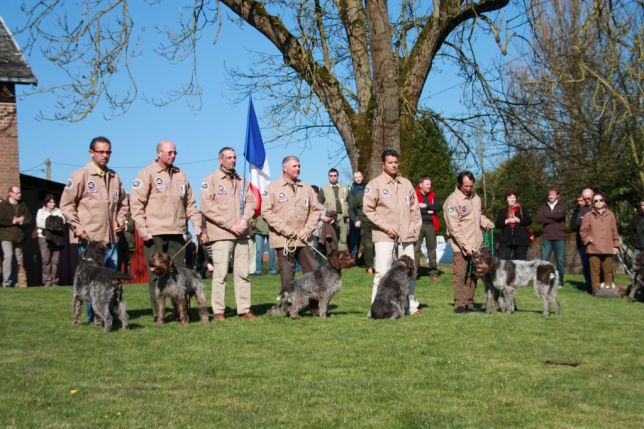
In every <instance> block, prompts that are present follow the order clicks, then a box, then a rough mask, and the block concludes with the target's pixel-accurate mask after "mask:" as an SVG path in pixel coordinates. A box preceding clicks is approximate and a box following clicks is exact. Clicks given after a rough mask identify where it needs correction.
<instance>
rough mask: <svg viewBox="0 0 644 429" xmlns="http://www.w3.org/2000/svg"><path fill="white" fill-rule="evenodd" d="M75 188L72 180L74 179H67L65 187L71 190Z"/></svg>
mask: <svg viewBox="0 0 644 429" xmlns="http://www.w3.org/2000/svg"><path fill="white" fill-rule="evenodd" d="M73 188H74V182H72V179H67V184H66V185H65V189H67V190H70V191H71V190H72V189H73Z"/></svg>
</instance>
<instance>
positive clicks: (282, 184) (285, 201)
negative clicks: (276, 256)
mask: <svg viewBox="0 0 644 429" xmlns="http://www.w3.org/2000/svg"><path fill="white" fill-rule="evenodd" d="M294 186H295V192H293V189H292V187H291V185H290V184H289V182H287V181H286V179H284V176H281V177H280V178H279V179H276V180H274V181H272V182H271V183H270V184H269V185H268V188H267V189H266V193H267V194H268V195H262V216H263V217H264V219H265V220H266V223H268V227H269V229H268V238H269V241H270V245H271V247H273V248H276V249H277V248H282V247H285V246H286V245H287V244H288V245H289V246H297V247H303V246H305V245H306V244H305V243H304V242H303V241H302V240H300V239H299V238H297V239H295V241H294V242H292V243H291V242H288V243H287V239H288V238H290V237H293V236H295V235H297V233H298V232H299V231H302V230H305V231H307V232H310V233H313V231H314V230H315V229H316V228H317V223H318V220H319V219H320V207H319V206H318V204H317V203H316V201H317V199H316V196H315V192H314V191H313V188H311V187H310V186H309V185H307V184H306V183H304V182H302V181H301V180H298V181H297V182H296V183H295V185H294Z"/></svg>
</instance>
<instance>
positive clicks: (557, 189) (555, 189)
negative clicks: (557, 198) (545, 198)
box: [548, 186, 559, 195]
mask: <svg viewBox="0 0 644 429" xmlns="http://www.w3.org/2000/svg"><path fill="white" fill-rule="evenodd" d="M550 192H555V193H556V194H557V195H559V188H557V187H556V186H551V187H549V188H548V193H550Z"/></svg>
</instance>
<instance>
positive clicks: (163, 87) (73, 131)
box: [0, 1, 498, 190]
mask: <svg viewBox="0 0 644 429" xmlns="http://www.w3.org/2000/svg"><path fill="white" fill-rule="evenodd" d="M20 3H21V2H19V1H2V2H0V16H2V17H3V19H4V20H5V23H6V24H7V25H8V26H9V28H11V29H14V28H16V27H17V26H18V25H20V24H22V23H23V22H24V16H23V15H22V13H21V12H20V8H19V4H20ZM70 4H71V2H70ZM132 4H133V9H134V10H133V14H134V15H135V20H137V24H138V25H139V26H140V25H145V27H146V29H145V33H144V37H143V43H142V45H141V49H140V51H141V54H140V55H139V56H138V57H137V58H136V59H135V63H134V72H135V77H136V78H137V80H138V82H139V83H140V84H139V91H140V93H143V94H145V95H146V96H148V97H154V98H160V97H162V96H163V95H164V94H165V93H166V91H168V90H171V89H173V88H176V87H177V85H179V84H180V82H181V79H183V81H185V80H186V79H187V78H188V77H189V68H188V66H187V65H178V66H177V65H170V64H168V63H167V61H166V60H163V59H160V58H159V57H158V56H156V54H154V52H153V49H154V48H155V47H156V43H155V42H154V40H153V39H154V38H155V37H156V36H155V35H154V32H153V31H152V27H153V26H154V25H155V24H158V23H162V22H171V21H170V20H172V19H174V17H176V14H178V13H179V12H180V11H179V9H178V7H177V6H176V2H169V1H164V2H161V4H159V5H156V6H146V5H145V4H144V2H132ZM222 8H224V9H225V7H224V6H222ZM141 10H144V11H145V14H144V15H141V13H140V12H141ZM70 12H73V11H70ZM173 12H174V14H173ZM213 38H214V31H213V32H212V33H210V34H209V37H206V38H205V39H204V40H202V41H201V42H200V46H199V51H198V52H199V56H198V73H199V77H200V83H201V86H202V88H203V98H202V108H201V109H200V110H197V111H194V110H193V109H191V108H190V106H189V105H188V103H187V101H179V102H176V103H173V104H171V105H168V106H165V107H156V106H153V105H151V104H148V103H146V102H145V101H144V100H143V99H139V100H137V102H136V103H135V104H134V105H133V107H132V108H131V109H130V111H129V112H128V113H127V114H125V115H124V116H121V117H117V118H114V119H110V120H106V119H105V118H104V117H103V114H104V113H106V110H105V108H104V106H101V105H99V106H98V108H97V109H96V111H95V112H93V113H92V114H91V115H90V116H89V117H88V118H86V119H85V120H83V121H81V122H79V123H73V124H72V123H68V122H57V121H46V120H45V121H43V120H37V116H38V113H39V112H41V111H42V112H43V113H45V114H52V113H53V112H54V111H55V110H54V109H55V103H56V98H55V97H54V96H52V95H51V94H38V95H30V96H27V97H20V99H19V102H18V123H19V129H18V133H19V141H20V170H21V172H23V173H26V174H30V175H34V176H38V177H45V174H44V164H43V163H44V160H45V158H49V159H51V162H52V179H53V180H55V181H58V182H62V183H64V182H65V181H66V179H67V177H68V176H69V175H70V174H71V173H72V172H73V171H74V170H76V169H77V168H78V167H79V166H81V165H84V164H85V163H86V162H88V160H89V155H88V144H89V141H90V140H91V139H92V137H95V136H97V135H105V136H107V137H108V138H110V140H111V141H112V143H113V148H112V149H113V155H112V158H111V161H110V166H111V167H112V168H114V169H115V170H117V171H118V172H119V174H120V175H121V176H122V178H123V181H124V184H125V187H126V190H129V189H130V187H131V183H132V181H133V180H134V179H135V175H136V173H137V171H138V170H139V169H141V168H143V167H145V166H146V165H148V164H149V163H151V162H152V161H153V160H154V157H155V147H156V144H157V142H158V141H160V140H172V141H174V142H175V143H176V145H177V150H178V152H179V155H178V157H177V161H176V164H177V165H178V166H179V167H182V168H183V169H184V170H185V171H186V173H187V174H188V177H189V178H190V181H191V184H192V186H193V187H194V188H197V189H198V185H199V183H200V182H201V180H202V178H203V177H205V176H206V175H207V174H209V173H210V172H211V171H212V170H214V169H215V168H217V167H218V164H217V162H216V157H217V152H218V150H219V149H220V148H221V147H222V146H232V147H233V148H235V149H236V150H237V152H238V154H239V155H240V156H239V158H240V160H239V161H238V170H240V171H241V170H243V164H242V162H241V158H242V157H241V154H242V153H243V144H244V136H245V127H246V112H247V108H248V106H247V102H243V103H240V104H234V103H233V102H232V99H233V98H235V94H231V93H230V91H231V89H230V87H229V85H228V84H227V79H229V78H228V76H227V75H226V71H225V67H228V68H238V69H240V70H241V71H246V70H247V69H248V67H249V61H250V60H251V56H250V55H247V52H249V51H264V52H275V51H276V50H275V48H274V47H273V46H272V45H271V44H269V43H268V42H267V41H265V39H263V37H262V36H261V35H260V34H259V33H258V32H256V31H255V30H254V29H253V28H251V27H250V26H245V27H244V28H239V26H237V25H235V24H232V23H231V22H229V21H227V20H226V19H224V22H223V27H222V29H221V33H220V34H219V37H218V41H217V43H216V44H214V45H213V43H212V39H213ZM16 39H17V41H18V43H19V44H21V45H22V44H23V43H24V37H23V36H22V35H18V36H16ZM482 49H483V51H484V53H485V52H486V51H487V54H488V56H490V57H494V56H497V54H498V49H497V48H496V47H495V46H494V45H493V44H491V43H490V44H487V45H483V48H482ZM484 56H485V55H484ZM26 60H27V61H28V62H29V64H30V65H31V67H32V69H33V71H34V73H35V74H36V76H37V78H38V81H39V85H38V87H39V88H45V87H49V86H52V85H55V84H56V83H57V80H58V79H60V78H61V74H60V72H59V71H58V70H57V69H56V68H55V67H54V66H52V65H51V64H50V63H48V62H47V61H46V60H44V59H43V58H42V57H41V55H40V53H39V51H38V50H36V49H34V50H33V51H32V52H31V55H26ZM429 81H430V82H431V85H429V86H426V95H428V100H429V105H430V106H431V107H432V108H433V109H435V110H437V111H439V112H442V113H445V114H453V113H455V112H461V111H462V110H463V108H462V106H461V104H460V101H459V100H460V96H461V88H459V87H458V85H457V84H458V83H459V82H460V78H459V77H458V76H456V73H455V71H454V70H452V69H450V68H449V67H445V66H440V65H437V66H435V67H434V70H433V71H432V73H431V74H430V77H429ZM28 90H30V89H29V88H26V87H19V89H18V94H19V95H21V94H25V93H26V92H27V91H28ZM432 94H437V95H436V96H432ZM267 102H270V100H269V101H267V100H261V99H260V98H259V97H258V96H255V97H254V104H255V108H256V110H257V114H258V116H259V122H260V127H262V130H264V128H265V127H266V126H267V124H265V123H264V121H265V118H263V117H262V112H263V109H264V108H265V107H266V106H267V104H266V103H267ZM270 137H271V136H270V135H267V133H266V131H264V140H268V139H269V138H270ZM338 144H339V138H335V139H330V138H329V139H316V140H314V141H312V142H311V143H310V145H309V146H310V147H305V146H304V145H303V144H301V143H297V144H290V145H284V144H282V143H280V142H276V143H273V144H269V145H267V154H268V157H269V164H270V169H271V173H272V176H273V178H275V177H277V176H278V175H279V174H280V173H281V171H280V161H281V159H282V158H283V157H284V156H286V155H291V154H295V155H297V156H299V157H300V159H301V162H302V173H301V178H302V179H303V180H305V181H306V182H308V183H311V184H324V183H325V182H326V172H327V170H328V169H329V168H331V167H336V168H338V170H340V174H341V180H343V181H344V182H348V181H349V180H350V171H351V169H350V166H349V163H348V161H347V160H346V159H344V160H341V159H339V158H338V157H337V156H335V155H334V154H335V153H336V152H337V150H338ZM427 173H428V174H431V172H430V171H428V172H427Z"/></svg>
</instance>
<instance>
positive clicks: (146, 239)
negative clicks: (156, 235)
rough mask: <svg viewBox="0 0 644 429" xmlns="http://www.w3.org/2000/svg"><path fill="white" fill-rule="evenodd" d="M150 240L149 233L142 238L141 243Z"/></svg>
mask: <svg viewBox="0 0 644 429" xmlns="http://www.w3.org/2000/svg"><path fill="white" fill-rule="evenodd" d="M150 240H152V234H150V233H149V232H148V233H147V234H145V235H144V236H143V241H150Z"/></svg>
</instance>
